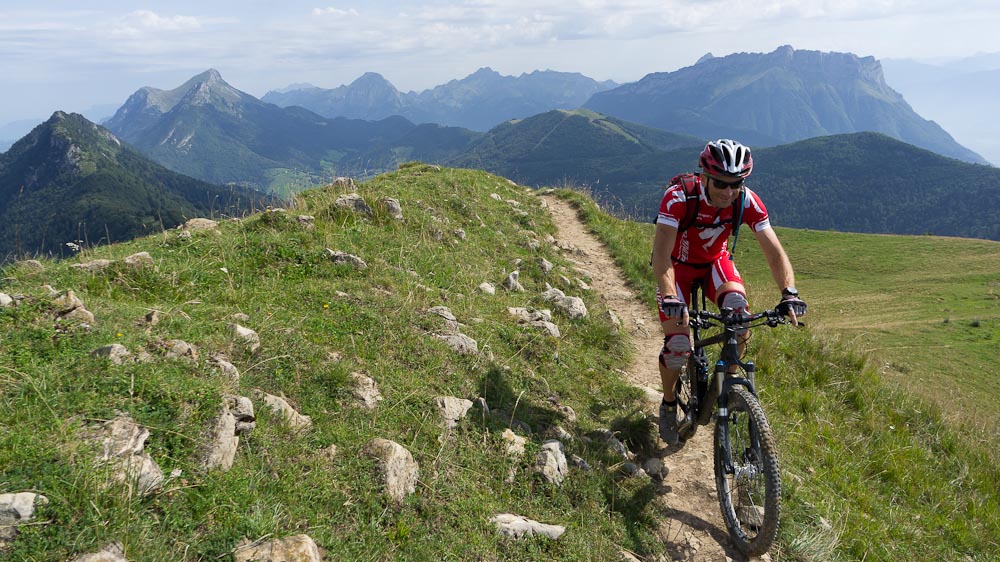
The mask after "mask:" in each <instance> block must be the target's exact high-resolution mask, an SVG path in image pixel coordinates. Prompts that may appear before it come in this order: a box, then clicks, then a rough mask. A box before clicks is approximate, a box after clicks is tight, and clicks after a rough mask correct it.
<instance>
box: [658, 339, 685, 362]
mask: <svg viewBox="0 0 1000 562" xmlns="http://www.w3.org/2000/svg"><path fill="white" fill-rule="evenodd" d="M689 355H691V338H690V337H688V335H687V334H671V335H669V336H666V337H664V338H663V349H661V350H660V365H663V366H664V367H666V368H667V369H680V368H681V367H683V366H684V364H685V363H687V358H688V356H689Z"/></svg>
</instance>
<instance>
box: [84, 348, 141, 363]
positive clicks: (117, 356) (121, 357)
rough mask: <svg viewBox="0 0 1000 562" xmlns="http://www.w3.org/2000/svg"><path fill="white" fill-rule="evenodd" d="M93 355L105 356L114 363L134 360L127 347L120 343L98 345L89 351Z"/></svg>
mask: <svg viewBox="0 0 1000 562" xmlns="http://www.w3.org/2000/svg"><path fill="white" fill-rule="evenodd" d="M90 355H91V356H93V357H107V358H108V359H110V360H111V362H112V363H114V364H115V365H123V364H125V363H127V362H129V361H132V360H134V358H133V356H132V353H131V352H130V351H129V350H128V348H127V347H125V346H124V345H122V344H120V343H113V344H111V345H106V346H104V347H99V348H97V349H95V350H94V351H91V352H90Z"/></svg>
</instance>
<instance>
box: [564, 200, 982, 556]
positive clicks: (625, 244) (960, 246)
mask: <svg viewBox="0 0 1000 562" xmlns="http://www.w3.org/2000/svg"><path fill="white" fill-rule="evenodd" d="M560 193H561V195H562V196H564V197H567V198H569V199H570V200H571V201H574V202H575V204H576V205H577V206H578V207H579V209H580V212H581V215H582V216H583V217H585V219H586V221H587V222H588V223H589V224H590V227H591V228H592V230H593V231H594V232H595V234H597V235H598V236H599V237H600V238H602V239H603V240H604V241H605V242H606V243H607V244H608V246H609V247H610V248H611V251H612V253H613V254H614V255H615V256H616V260H617V261H618V263H619V265H621V266H622V267H623V269H624V270H625V272H626V276H627V277H628V279H629V281H630V282H631V283H632V284H633V285H634V286H635V288H636V289H637V290H638V292H639V293H640V294H642V295H644V296H645V298H646V299H647V301H648V302H652V300H651V299H652V294H653V291H654V290H655V287H654V285H653V281H652V278H651V275H650V273H649V268H648V265H647V264H648V258H649V250H650V246H651V240H652V232H653V227H652V225H650V224H640V223H634V222H623V221H619V220H617V219H615V218H613V217H611V216H609V215H607V214H605V213H603V212H602V211H600V209H598V208H597V207H596V206H595V205H594V204H593V203H592V202H591V200H590V199H589V198H587V197H586V196H583V195H580V194H578V193H572V192H567V191H561V192H560ZM779 232H780V237H781V239H782V242H783V245H784V246H785V248H786V250H787V251H788V253H789V255H790V256H791V258H792V261H793V264H794V265H795V266H796V272H797V285H798V288H799V290H800V291H801V292H802V294H803V296H804V297H805V298H806V299H807V300H808V302H809V304H810V314H809V317H808V321H809V322H810V324H812V323H813V322H815V325H814V326H810V327H809V328H806V329H803V330H791V329H782V330H773V331H772V330H767V329H764V328H759V329H757V330H755V331H754V334H753V339H752V342H751V351H750V353H751V354H752V356H753V357H754V359H755V361H756V363H757V366H758V371H757V372H758V375H757V380H758V384H759V385H760V387H761V397H762V401H763V403H764V405H765V409H766V410H767V412H768V415H769V419H770V421H771V423H772V426H773V427H774V429H775V432H776V435H777V437H778V443H779V449H780V451H781V462H782V472H783V482H784V484H785V486H784V489H783V494H784V502H785V505H786V510H785V512H784V514H783V521H782V527H781V531H780V535H779V539H780V545H779V546H778V547H777V548H776V549H775V551H776V552H775V551H772V555H773V556H774V557H775V558H778V559H793V560H906V559H912V560H962V559H966V560H984V561H985V560H996V559H998V557H1000V544H998V539H997V537H1000V515H998V508H1000V505H998V504H1000V500H998V496H997V494H996V490H997V488H998V486H1000V470H998V469H997V466H998V464H997V463H998V461H1000V455H998V454H997V453H996V450H995V447H996V445H997V442H998V440H997V438H996V437H995V433H993V432H992V431H988V430H984V429H983V428H982V425H984V424H987V422H988V424H989V425H991V426H992V425H993V424H994V423H995V422H992V420H989V418H987V417H986V416H987V415H988V413H989V412H992V411H995V409H993V405H994V402H995V401H996V400H997V397H996V392H995V390H993V387H992V386H991V384H990V383H991V381H992V380H993V379H995V375H996V373H997V367H996V365H995V364H994V363H993V362H992V360H995V358H996V324H997V317H998V309H997V306H998V305H997V298H996V291H997V289H996V284H997V281H998V280H1000V277H998V274H997V273H996V270H995V264H996V263H998V260H997V257H998V251H1000V245H998V244H996V243H994V242H983V241H979V240H957V239H944V238H931V237H905V236H899V237H892V236H873V235H850V234H840V233H831V232H822V233H820V232H807V231H792V230H784V229H782V230H780V231H779ZM743 235H744V237H745V238H742V240H743V241H741V242H740V243H739V248H738V249H737V260H738V263H739V266H740V271H741V273H742V274H743V276H744V278H745V279H746V281H747V283H748V286H749V287H750V296H751V302H757V303H760V305H761V306H764V305H765V304H771V302H773V301H775V300H776V299H777V296H778V295H777V288H775V287H774V286H773V281H772V280H771V278H770V275H769V273H768V271H767V268H766V264H765V263H764V261H763V259H762V257H761V256H760V255H759V247H757V246H756V244H755V243H754V242H752V241H751V240H752V237H751V236H749V235H748V233H747V232H744V233H743ZM991 267H992V270H991ZM651 313H652V308H651ZM945 317H947V318H950V321H949V322H947V323H944V322H943V320H942V318H945ZM976 320H978V323H975V321H976ZM974 324H978V325H974ZM903 345H906V346H912V347H909V348H906V349H905V350H904V348H902V347H901V346H903ZM886 363H890V364H891V368H885V365H886ZM991 375H994V376H991ZM956 410H959V411H960V413H962V414H966V415H962V416H954V415H953V414H955V413H956ZM942 412H943V413H942ZM977 412H982V415H978V414H977ZM946 420H947V421H946Z"/></svg>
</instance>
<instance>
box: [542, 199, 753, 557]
mask: <svg viewBox="0 0 1000 562" xmlns="http://www.w3.org/2000/svg"><path fill="white" fill-rule="evenodd" d="M545 201H546V202H547V203H548V205H549V212H550V213H551V214H552V217H553V220H554V221H555V224H556V227H557V228H558V236H557V238H558V240H559V241H560V242H569V243H571V244H572V245H573V246H575V247H576V248H578V250H580V251H577V252H574V253H573V254H572V255H567V257H568V258H569V259H571V260H572V261H574V262H577V265H578V266H579V267H580V268H582V269H585V270H587V272H588V273H589V274H590V275H591V283H590V286H591V289H592V290H593V291H595V292H596V293H597V294H599V295H600V296H601V300H602V301H604V303H605V304H606V306H607V307H608V308H609V309H610V310H612V311H614V313H615V314H617V315H618V317H619V318H620V319H621V321H622V323H623V325H624V326H625V329H626V330H627V331H628V332H629V334H630V335H631V337H632V343H633V345H634V346H635V347H636V350H637V352H636V359H635V361H634V362H633V364H632V365H631V366H630V367H629V369H628V371H627V374H626V377H627V379H628V380H629V381H630V382H632V383H634V384H636V385H638V386H643V387H648V388H652V389H656V390H657V391H660V389H661V384H660V375H659V372H658V371H657V367H656V354H657V353H658V352H659V350H660V348H661V347H662V346H663V333H662V332H661V331H660V326H659V320H658V319H657V318H656V316H655V315H654V313H653V311H651V310H650V307H648V306H647V303H643V302H642V301H641V300H639V298H638V297H637V296H636V295H635V294H634V293H633V292H632V290H631V289H629V287H628V286H627V285H626V283H625V277H624V276H623V274H622V272H621V270H620V269H619V268H618V266H617V265H615V262H614V260H613V259H612V257H611V254H610V253H609V252H608V250H607V248H605V247H604V245H603V244H602V243H601V242H599V241H598V240H597V238H596V237H595V236H594V235H592V234H590V232H588V231H587V229H586V227H585V226H584V224H583V222H582V221H581V220H580V219H579V217H578V215H577V213H576V210H575V209H573V208H572V207H571V206H570V204H569V203H567V202H566V201H563V200H562V199H559V198H558V197H555V196H552V195H549V196H545ZM655 407H656V406H654V405H653V404H652V403H651V404H650V406H649V408H650V411H651V412H654V409H655ZM664 462H665V463H666V465H667V466H668V467H669V468H670V474H669V475H668V476H667V477H666V478H665V479H664V482H663V484H664V485H663V487H662V489H661V494H660V498H659V499H660V501H662V502H663V504H664V506H665V508H666V509H665V511H666V512H667V513H669V517H668V518H666V519H664V520H663V522H662V526H661V529H660V536H661V537H662V539H663V541H664V542H665V543H666V545H667V550H668V552H669V553H670V554H671V557H672V559H673V560H686V561H692V562H701V561H706V562H708V561H712V562H716V561H720V562H722V561H727V560H733V561H742V560H747V557H746V556H744V555H743V554H741V553H740V552H739V551H737V550H736V549H735V548H734V547H732V546H731V544H730V542H729V535H728V533H727V531H726V527H725V524H724V523H723V522H722V516H721V514H720V513H719V503H718V500H717V498H716V492H715V477H714V472H713V468H712V435H711V426H705V427H702V428H699V430H698V433H697V434H696V435H695V437H694V438H693V439H692V440H690V441H688V442H687V443H686V444H685V445H684V447H683V448H682V449H680V450H679V451H676V452H673V454H667V456H665V458H664ZM764 559H765V560H767V559H768V558H767V557H765V558H764Z"/></svg>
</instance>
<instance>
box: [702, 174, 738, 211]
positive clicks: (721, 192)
mask: <svg viewBox="0 0 1000 562" xmlns="http://www.w3.org/2000/svg"><path fill="white" fill-rule="evenodd" d="M705 177H706V178H708V189H709V192H708V195H709V197H708V198H709V202H710V203H712V206H713V207H719V208H725V207H728V206H730V205H732V204H733V202H734V201H736V198H737V197H739V196H740V190H742V189H743V178H727V179H724V180H723V179H717V178H714V177H712V176H709V175H708V174H705Z"/></svg>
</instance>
